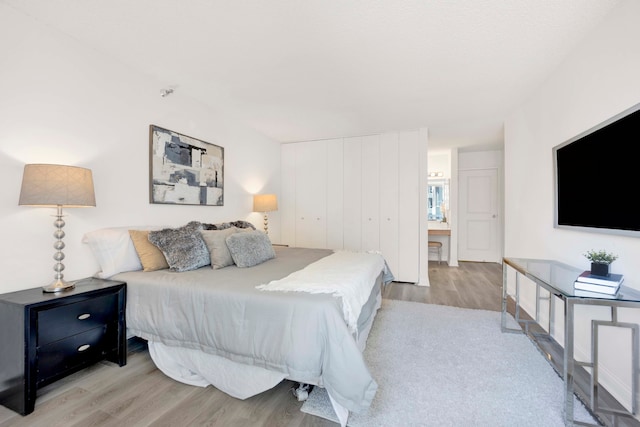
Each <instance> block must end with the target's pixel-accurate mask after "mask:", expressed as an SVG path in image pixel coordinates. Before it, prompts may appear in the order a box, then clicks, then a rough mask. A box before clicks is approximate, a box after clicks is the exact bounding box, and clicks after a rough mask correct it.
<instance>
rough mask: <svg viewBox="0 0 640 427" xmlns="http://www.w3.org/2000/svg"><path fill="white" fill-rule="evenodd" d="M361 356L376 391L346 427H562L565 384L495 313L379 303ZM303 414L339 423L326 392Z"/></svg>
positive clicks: (579, 411)
mask: <svg viewBox="0 0 640 427" xmlns="http://www.w3.org/2000/svg"><path fill="white" fill-rule="evenodd" d="M512 322H513V325H515V321H513V320H512ZM364 354H365V358H366V360H367V363H368V365H369V369H370V370H371V372H372V374H373V376H374V378H375V379H376V381H377V383H378V391H377V393H376V397H375V398H374V401H373V403H372V405H371V407H370V408H369V410H368V411H367V412H365V413H360V414H356V413H352V414H351V415H350V417H349V421H348V425H349V426H353V427H360V426H438V427H442V426H491V427H497V426H509V427H512V426H518V427H526V426H531V427H540V426H545V427H554V426H558V427H561V426H564V422H563V419H564V417H563V407H564V398H563V396H564V390H563V382H562V378H560V377H559V376H558V375H557V374H556V372H555V371H554V370H553V368H552V367H551V365H550V364H549V363H548V362H547V361H546V360H545V358H544V356H543V355H542V354H541V353H540V352H539V351H538V350H537V348H536V347H535V345H534V344H533V343H532V342H531V341H530V340H529V339H528V338H527V337H526V336H524V335H518V334H510V333H502V332H501V331H500V313H497V312H493V311H486V310H469V309H462V308H455V307H447V306H440V305H432V304H420V303H414V302H406V301H392V300H384V301H383V304H382V308H381V309H380V311H379V312H378V317H377V318H376V321H375V323H374V325H373V329H372V331H371V335H370V337H369V341H368V342H367V349H366V350H365V353H364ZM574 407H575V414H576V419H577V420H581V421H588V422H591V423H593V422H594V420H593V418H592V417H591V416H590V415H589V413H588V412H587V410H586V409H585V408H584V406H583V405H582V404H581V403H580V402H579V401H578V400H577V399H576V400H575V403H574ZM301 410H302V411H303V412H306V413H309V414H312V415H317V416H319V417H322V418H326V419H329V420H332V421H335V422H337V418H336V416H335V413H334V412H333V409H332V407H331V403H330V402H329V398H328V396H327V394H326V392H325V390H324V389H323V388H319V387H315V388H314V390H313V391H312V392H311V394H310V396H309V398H308V400H307V401H306V402H305V403H304V404H303V406H302V409H301Z"/></svg>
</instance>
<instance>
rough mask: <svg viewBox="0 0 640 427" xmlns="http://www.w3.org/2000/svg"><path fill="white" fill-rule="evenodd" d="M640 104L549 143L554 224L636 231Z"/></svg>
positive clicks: (639, 231)
mask: <svg viewBox="0 0 640 427" xmlns="http://www.w3.org/2000/svg"><path fill="white" fill-rule="evenodd" d="M638 152H640V104H637V105H635V106H633V107H631V108H629V109H628V110H625V111H623V112H622V113H620V114H617V115H616V116H614V117H612V118H610V119H609V120H607V121H605V122H603V123H600V124H599V125H597V126H595V127H593V128H591V129H589V130H587V131H585V132H583V133H581V134H580V135H577V136H576V137H574V138H571V139H570V140H568V141H566V142H564V143H563V144H560V145H558V146H556V147H554V148H553V168H554V185H555V215H554V227H557V228H568V229H575V230H582V231H590V232H594V231H595V232H601V233H609V234H621V235H628V236H636V237H640V208H638V205H640V156H638Z"/></svg>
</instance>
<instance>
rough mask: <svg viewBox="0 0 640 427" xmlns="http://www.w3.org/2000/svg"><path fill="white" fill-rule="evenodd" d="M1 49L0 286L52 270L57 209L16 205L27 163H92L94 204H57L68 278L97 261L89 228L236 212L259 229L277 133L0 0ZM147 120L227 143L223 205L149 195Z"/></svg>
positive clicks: (215, 218)
mask: <svg viewBox="0 0 640 427" xmlns="http://www.w3.org/2000/svg"><path fill="white" fill-rule="evenodd" d="M0 52H2V58H1V59H0V165H1V167H0V182H2V183H3V187H2V188H3V190H2V193H1V200H2V201H1V203H0V216H1V218H2V220H3V236H2V245H0V271H2V273H3V277H4V280H2V282H1V283H0V292H6V291H11V290H18V289H24V288H30V287H36V286H42V285H46V284H48V283H49V282H50V281H52V280H53V276H54V271H53V265H54V263H55V261H54V260H53V253H54V249H53V243H54V240H55V239H54V238H53V231H54V227H53V217H52V215H53V214H54V213H55V212H54V209H44V208H31V207H24V206H18V196H19V192H20V184H21V180H22V170H23V167H24V165H25V164H26V163H59V164H69V165H76V166H82V167H87V168H90V169H92V171H93V178H94V183H95V192H96V202H97V207H96V208H90V209H67V210H66V211H65V214H66V217H65V221H66V223H67V225H66V227H65V228H64V231H65V232H66V237H65V239H64V241H65V243H66V245H67V246H66V248H65V250H64V252H65V255H66V259H65V260H64V264H65V265H66V270H65V271H64V273H65V279H69V280H73V279H78V278H81V277H86V276H89V275H92V274H93V273H94V272H96V271H97V263H96V262H95V260H94V258H93V256H92V254H91V253H90V252H89V248H88V247H87V245H84V244H82V243H81V238H82V235H83V234H84V233H85V232H88V231H91V230H94V229H98V228H102V227H110V226H125V225H143V224H153V225H171V226H179V225H182V224H184V223H186V222H188V221H190V220H201V221H207V222H222V221H230V220H235V219H247V220H250V221H252V222H253V223H254V224H255V225H256V226H258V227H261V224H262V217H261V215H260V214H258V213H251V209H252V197H251V194H252V193H257V192H268V193H278V192H279V191H280V146H279V144H278V143H276V142H274V141H271V140H269V139H267V138H266V137H264V136H261V135H259V134H258V133H256V132H254V131H253V130H251V129H249V128H247V127H245V126H243V125H242V124H240V123H239V122H238V121H236V120H234V119H233V118H230V117H227V116H225V114H224V112H220V111H212V110H211V109H208V108H207V107H205V106H204V105H201V104H199V103H196V102H195V101H193V100H191V99H188V98H185V97H183V96H181V94H180V89H179V88H178V89H177V90H176V92H175V93H174V94H173V95H171V96H168V97H166V98H161V97H160V96H159V91H160V89H162V88H163V87H165V85H166V84H167V82H159V81H157V80H156V79H155V78H154V77H153V76H147V75H142V74H139V73H137V72H136V71H135V70H132V69H130V68H128V67H126V66H125V65H123V64H121V63H120V62H118V61H116V60H114V59H111V58H108V57H105V56H104V55H101V54H100V52H97V51H96V50H94V49H92V48H88V47H86V46H83V45H81V44H79V43H78V42H76V41H75V40H74V39H72V38H70V37H68V36H66V35H64V34H62V33H59V32H57V31H54V30H52V29H51V28H49V27H47V26H43V25H41V24H40V23H38V22H36V21H34V20H33V19H31V18H29V17H27V16H24V15H22V14H21V13H19V12H16V11H15V10H14V9H12V8H10V7H7V6H5V5H4V4H3V3H0ZM167 60H171V58H170V56H169V57H168V58H167ZM185 66H188V64H185ZM170 83H176V82H170ZM178 83H179V82H178ZM150 124H156V125H158V126H161V127H164V128H167V129H171V130H174V131H176V132H179V133H182V134H186V135H189V136H193V137H195V138H198V139H202V140H204V141H207V142H211V143H215V144H218V145H221V146H223V147H224V148H225V177H224V178H225V193H224V199H225V200H224V206H222V207H205V206H170V205H151V204H149V202H148V200H149V190H148V185H149V167H148V163H149V145H148V144H149V136H148V133H149V130H148V127H149V125H150ZM269 226H270V227H269V231H270V236H271V237H272V239H273V240H274V241H277V240H278V239H279V233H280V227H279V216H278V213H277V212H273V213H271V214H270V216H269Z"/></svg>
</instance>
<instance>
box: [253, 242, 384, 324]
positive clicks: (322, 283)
mask: <svg viewBox="0 0 640 427" xmlns="http://www.w3.org/2000/svg"><path fill="white" fill-rule="evenodd" d="M385 269H386V264H385V261H384V258H383V257H382V255H380V254H379V253H374V252H353V251H337V252H334V253H333V254H331V255H329V256H327V257H325V258H322V259H320V260H318V261H316V262H314V263H312V264H309V265H308V266H306V267H305V268H303V269H302V270H298V271H295V272H293V273H291V274H290V275H288V276H287V277H285V278H283V279H279V280H272V281H271V282H269V283H268V284H266V285H259V286H257V289H260V290H263V291H284V292H290V291H293V292H309V293H312V294H320V293H325V294H331V295H333V296H335V297H341V298H342V311H343V314H344V319H345V321H346V322H347V326H348V327H349V330H350V331H351V332H352V333H354V334H356V336H357V333H358V318H359V316H360V312H361V310H362V307H363V306H364V304H365V303H366V302H367V300H368V299H369V295H371V289H372V288H373V285H374V284H375V281H376V278H377V277H378V276H379V275H380V272H381V271H384V270H385ZM385 273H387V271H385Z"/></svg>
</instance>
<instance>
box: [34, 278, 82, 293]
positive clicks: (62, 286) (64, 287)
mask: <svg viewBox="0 0 640 427" xmlns="http://www.w3.org/2000/svg"><path fill="white" fill-rule="evenodd" d="M75 287H76V284H75V283H73V282H71V283H69V282H65V281H64V280H62V279H57V280H56V281H55V282H53V283H52V284H50V285H49V286H43V287H42V292H51V293H54V292H64V291H70V290H71V289H73V288H75Z"/></svg>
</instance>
